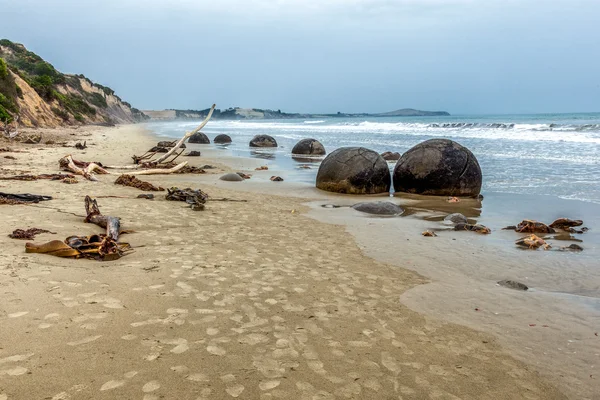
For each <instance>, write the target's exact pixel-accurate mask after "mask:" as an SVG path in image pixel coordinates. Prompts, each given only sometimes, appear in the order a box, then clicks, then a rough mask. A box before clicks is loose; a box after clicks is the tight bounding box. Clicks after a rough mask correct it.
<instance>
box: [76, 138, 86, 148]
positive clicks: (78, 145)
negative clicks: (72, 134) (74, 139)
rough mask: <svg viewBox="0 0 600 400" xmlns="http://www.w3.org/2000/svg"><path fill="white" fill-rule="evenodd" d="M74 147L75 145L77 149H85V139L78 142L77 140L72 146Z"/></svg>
mask: <svg viewBox="0 0 600 400" xmlns="http://www.w3.org/2000/svg"><path fill="white" fill-rule="evenodd" d="M74 147H75V148H76V149H77V150H85V149H87V141H86V140H84V141H83V143H79V142H78V143H75V146H74Z"/></svg>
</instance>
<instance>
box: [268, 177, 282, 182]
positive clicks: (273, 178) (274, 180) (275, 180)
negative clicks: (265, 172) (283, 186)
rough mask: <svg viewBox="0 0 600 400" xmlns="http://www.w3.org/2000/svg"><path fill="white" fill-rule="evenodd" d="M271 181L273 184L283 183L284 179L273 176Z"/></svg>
mask: <svg viewBox="0 0 600 400" xmlns="http://www.w3.org/2000/svg"><path fill="white" fill-rule="evenodd" d="M271 181H273V182H283V178H282V177H280V176H272V177H271Z"/></svg>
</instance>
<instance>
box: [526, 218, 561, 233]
mask: <svg viewBox="0 0 600 400" xmlns="http://www.w3.org/2000/svg"><path fill="white" fill-rule="evenodd" d="M516 231H517V232H519V233H555V232H556V231H555V230H554V229H553V228H550V227H549V226H548V225H546V224H544V223H543V222H538V221H533V220H530V219H525V220H523V221H521V222H520V223H519V225H517V229H516Z"/></svg>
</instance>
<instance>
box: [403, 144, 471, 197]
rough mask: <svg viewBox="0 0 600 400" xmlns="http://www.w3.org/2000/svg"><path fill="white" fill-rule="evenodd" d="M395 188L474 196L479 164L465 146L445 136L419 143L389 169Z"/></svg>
mask: <svg viewBox="0 0 600 400" xmlns="http://www.w3.org/2000/svg"><path fill="white" fill-rule="evenodd" d="M393 179H394V188H395V190H396V191H397V192H407V193H416V194H424V195H433V196H465V197H475V196H477V195H479V192H480V190H481V182H482V175H481V168H480V167H479V163H478V162H477V159H476V158H475V156H474V155H473V153H471V151H470V150H469V149H467V148H466V147H463V146H461V145H460V144H458V143H456V142H454V141H452V140H448V139H431V140H427V141H425V142H423V143H420V144H418V145H416V146H415V147H413V148H412V149H410V150H408V151H407V152H406V153H404V154H403V155H402V157H400V160H398V163H397V164H396V168H394V173H393Z"/></svg>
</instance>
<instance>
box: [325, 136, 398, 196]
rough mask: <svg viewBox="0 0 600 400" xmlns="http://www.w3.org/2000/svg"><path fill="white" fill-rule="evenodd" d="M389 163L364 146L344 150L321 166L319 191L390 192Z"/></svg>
mask: <svg viewBox="0 0 600 400" xmlns="http://www.w3.org/2000/svg"><path fill="white" fill-rule="evenodd" d="M390 183H391V178H390V170H389V168H388V164H387V162H386V161H385V160H384V159H383V158H382V157H381V156H380V155H379V154H378V153H377V152H375V151H373V150H369V149H365V148H364V147H342V148H340V149H337V150H335V151H334V152H333V153H331V154H329V155H328V156H327V157H325V159H324V160H323V162H322V163H321V166H320V167H319V172H318V173H317V188H319V189H321V190H327V191H329V192H337V193H348V194H375V193H385V192H389V191H390Z"/></svg>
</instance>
